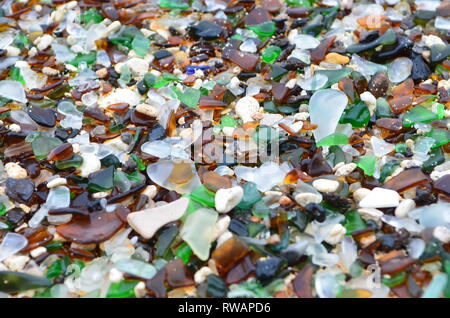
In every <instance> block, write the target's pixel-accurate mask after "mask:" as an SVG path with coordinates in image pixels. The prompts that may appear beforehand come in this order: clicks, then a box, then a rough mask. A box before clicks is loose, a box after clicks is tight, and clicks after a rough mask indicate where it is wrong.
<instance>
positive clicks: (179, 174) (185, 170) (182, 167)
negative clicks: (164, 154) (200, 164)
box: [169, 162, 194, 184]
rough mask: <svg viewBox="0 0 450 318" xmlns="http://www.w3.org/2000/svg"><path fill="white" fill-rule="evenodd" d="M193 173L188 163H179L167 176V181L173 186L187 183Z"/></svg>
mask: <svg viewBox="0 0 450 318" xmlns="http://www.w3.org/2000/svg"><path fill="white" fill-rule="evenodd" d="M193 175H194V173H193V172H192V166H191V164H190V163H186V162H180V163H178V164H175V165H174V167H173V170H172V172H171V173H170V176H169V181H170V182H172V183H175V184H183V183H186V182H188V181H189V180H190V179H191V178H192V176H193Z"/></svg>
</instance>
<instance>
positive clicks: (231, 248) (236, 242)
mask: <svg viewBox="0 0 450 318" xmlns="http://www.w3.org/2000/svg"><path fill="white" fill-rule="evenodd" d="M248 252H249V250H248V247H247V245H246V244H245V243H244V242H242V241H241V240H240V239H238V238H237V237H232V238H230V239H228V240H227V241H226V242H224V243H223V244H222V245H220V246H219V247H218V248H216V249H215V250H214V252H213V253H212V255H211V258H212V259H213V260H214V261H215V262H216V266H217V269H218V270H219V272H220V273H227V272H228V271H229V270H230V269H231V268H232V267H233V265H234V264H236V263H237V262H238V261H239V260H240V259H241V258H243V257H244V256H245V255H246V254H247V253H248Z"/></svg>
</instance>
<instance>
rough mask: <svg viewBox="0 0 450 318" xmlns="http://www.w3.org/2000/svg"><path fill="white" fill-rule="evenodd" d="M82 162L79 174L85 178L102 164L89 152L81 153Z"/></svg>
mask: <svg viewBox="0 0 450 318" xmlns="http://www.w3.org/2000/svg"><path fill="white" fill-rule="evenodd" d="M81 157H83V163H82V164H81V166H80V170H81V176H82V177H84V178H87V177H88V176H89V174H91V173H92V172H95V171H98V170H100V168H101V167H102V164H101V162H100V159H98V157H97V156H96V155H93V154H90V153H83V154H81Z"/></svg>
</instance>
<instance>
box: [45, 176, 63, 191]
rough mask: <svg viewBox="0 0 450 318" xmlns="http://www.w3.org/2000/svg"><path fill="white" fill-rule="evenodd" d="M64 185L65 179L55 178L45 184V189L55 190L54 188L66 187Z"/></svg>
mask: <svg viewBox="0 0 450 318" xmlns="http://www.w3.org/2000/svg"><path fill="white" fill-rule="evenodd" d="M66 184H67V180H66V178H55V179H53V180H51V181H49V182H48V183H47V188H49V189H50V188H55V187H58V186H62V185H66Z"/></svg>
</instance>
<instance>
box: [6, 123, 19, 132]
mask: <svg viewBox="0 0 450 318" xmlns="http://www.w3.org/2000/svg"><path fill="white" fill-rule="evenodd" d="M8 128H9V130H11V131H13V132H20V131H21V130H22V128H20V126H19V125H17V124H11V125H9V126H8Z"/></svg>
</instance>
